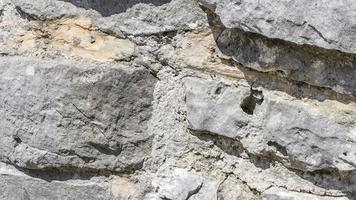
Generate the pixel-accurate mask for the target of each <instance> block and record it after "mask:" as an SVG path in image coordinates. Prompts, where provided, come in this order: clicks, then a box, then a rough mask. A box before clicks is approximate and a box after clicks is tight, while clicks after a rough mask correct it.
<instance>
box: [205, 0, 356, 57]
mask: <svg viewBox="0 0 356 200" xmlns="http://www.w3.org/2000/svg"><path fill="white" fill-rule="evenodd" d="M204 2H209V3H211V4H216V13H217V14H218V15H219V16H220V17H221V20H222V22H223V23H224V25H225V26H226V27H228V28H235V27H238V28H241V29H243V30H245V31H250V32H255V33H259V34H262V35H265V36H267V37H269V38H279V39H283V40H287V41H291V42H295V43H299V44H311V45H316V46H320V47H324V48H329V49H338V50H341V51H346V52H351V53H356V42H355V41H356V26H355V25H356V3H355V1H353V0H344V1H325V0H317V1H308V0H299V1H295V0H285V1H274V0H264V1H256V0H227V1H219V0H204Z"/></svg>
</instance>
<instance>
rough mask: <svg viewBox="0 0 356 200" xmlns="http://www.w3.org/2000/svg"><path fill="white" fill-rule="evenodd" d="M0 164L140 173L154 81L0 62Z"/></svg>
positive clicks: (118, 71)
mask: <svg viewBox="0 0 356 200" xmlns="http://www.w3.org/2000/svg"><path fill="white" fill-rule="evenodd" d="M0 74H1V78H0V82H1V86H0V90H1V91H2V92H1V93H0V96H1V98H0V99H1V108H0V109H1V121H0V124H1V127H2V131H1V137H2V140H1V149H2V150H1V160H2V161H4V162H10V163H13V164H14V165H17V166H20V167H24V168H35V169H41V168H52V167H54V168H61V167H63V168H66V167H78V168H93V169H95V170H101V169H105V170H106V169H107V170H112V171H127V170H132V169H135V168H140V167H142V164H143V162H144V159H145V157H147V156H148V154H149V152H150V146H151V137H152V136H151V135H149V134H148V133H147V132H146V129H147V122H148V120H149V119H150V116H151V112H152V108H151V104H152V103H151V102H152V100H153V88H154V85H155V82H156V79H155V78H154V77H153V76H152V75H151V74H149V72H148V71H147V70H145V69H142V68H130V67H125V66H113V65H102V66H93V65H90V64H88V63H68V62H61V61H60V60H57V61H56V62H54V61H47V62H46V61H41V60H36V59H27V58H22V57H14V58H11V59H9V58H7V59H1V61H0Z"/></svg>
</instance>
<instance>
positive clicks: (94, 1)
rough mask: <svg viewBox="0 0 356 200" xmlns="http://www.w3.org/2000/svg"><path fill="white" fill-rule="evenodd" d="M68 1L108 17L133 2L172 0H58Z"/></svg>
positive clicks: (123, 9) (169, 0) (161, 3)
mask: <svg viewBox="0 0 356 200" xmlns="http://www.w3.org/2000/svg"><path fill="white" fill-rule="evenodd" d="M60 1H65V2H70V3H72V4H73V5H75V6H77V7H82V8H85V9H93V10H96V11H98V12H99V13H100V14H101V15H102V16H104V17H108V16H111V15H114V14H118V13H122V12H125V11H126V10H127V9H128V8H131V7H132V6H134V5H135V4H138V3H145V4H153V5H155V6H160V5H163V4H166V3H169V2H171V1H172V0H60Z"/></svg>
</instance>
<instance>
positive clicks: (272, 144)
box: [267, 141, 288, 156]
mask: <svg viewBox="0 0 356 200" xmlns="http://www.w3.org/2000/svg"><path fill="white" fill-rule="evenodd" d="M267 145H268V146H273V147H275V148H276V149H277V151H279V152H280V153H281V154H283V155H284V156H287V155H288V153H287V149H286V148H285V147H284V146H282V145H280V144H278V143H277V142H274V141H268V142H267Z"/></svg>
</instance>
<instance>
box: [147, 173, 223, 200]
mask: <svg viewBox="0 0 356 200" xmlns="http://www.w3.org/2000/svg"><path fill="white" fill-rule="evenodd" d="M153 186H155V187H157V189H158V196H159V197H160V199H175V200H186V199H192V200H210V199H211V200H212V199H216V198H217V197H216V194H217V189H218V183H217V182H216V181H214V180H213V179H211V178H210V179H209V178H208V177H204V176H203V175H202V174H200V173H196V172H194V171H187V170H185V169H179V168H177V169H174V170H168V169H166V170H165V171H161V172H159V174H158V176H157V177H156V179H154V180H153Z"/></svg>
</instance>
